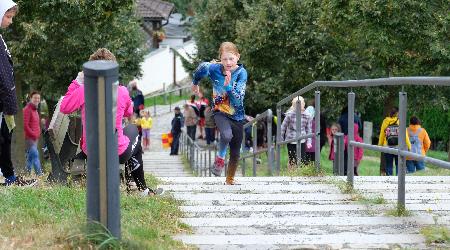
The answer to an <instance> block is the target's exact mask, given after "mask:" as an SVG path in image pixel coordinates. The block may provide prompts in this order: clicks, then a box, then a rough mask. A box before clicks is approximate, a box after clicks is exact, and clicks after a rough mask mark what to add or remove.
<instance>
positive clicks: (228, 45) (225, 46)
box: [219, 42, 239, 59]
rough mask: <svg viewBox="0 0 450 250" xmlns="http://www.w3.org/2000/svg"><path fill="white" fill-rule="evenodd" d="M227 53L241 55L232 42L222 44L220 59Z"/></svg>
mask: <svg viewBox="0 0 450 250" xmlns="http://www.w3.org/2000/svg"><path fill="white" fill-rule="evenodd" d="M226 52H230V53H233V54H235V55H239V50H238V48H237V47H236V45H235V44H234V43H232V42H223V43H222V44H220V48H219V59H220V58H221V57H222V54H223V53H226Z"/></svg>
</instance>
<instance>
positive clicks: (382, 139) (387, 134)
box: [378, 107, 411, 175]
mask: <svg viewBox="0 0 450 250" xmlns="http://www.w3.org/2000/svg"><path fill="white" fill-rule="evenodd" d="M399 124H400V122H399V120H398V108H397V107H394V108H392V109H391V111H390V112H389V116H387V117H385V118H384V120H383V123H382V125H381V129H380V136H379V140H378V146H387V147H391V148H398V135H399V133H400V132H401V131H399ZM402 133H406V146H407V147H408V149H411V143H410V142H409V136H408V133H407V131H405V132H402ZM384 159H385V162H386V175H393V174H394V173H393V166H394V162H395V172H396V173H397V174H398V157H397V155H394V154H386V153H385V154H384Z"/></svg>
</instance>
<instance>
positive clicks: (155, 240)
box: [0, 177, 189, 249]
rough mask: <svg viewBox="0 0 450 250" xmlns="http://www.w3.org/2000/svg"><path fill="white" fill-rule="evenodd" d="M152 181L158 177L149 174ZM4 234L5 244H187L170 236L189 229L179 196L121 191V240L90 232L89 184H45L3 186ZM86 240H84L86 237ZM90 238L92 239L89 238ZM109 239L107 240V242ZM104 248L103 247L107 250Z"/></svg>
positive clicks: (148, 246)
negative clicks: (98, 239) (145, 194)
mask: <svg viewBox="0 0 450 250" xmlns="http://www.w3.org/2000/svg"><path fill="white" fill-rule="evenodd" d="M147 179H148V183H149V184H150V186H154V185H155V184H156V179H155V178H153V177H149V178H147ZM0 197H1V202H0V224H1V225H2V226H1V227H0V239H1V241H2V243H1V244H2V245H3V246H6V245H8V246H11V249H16V248H21V249H23V248H33V249H68V248H70V249H72V248H78V247H80V249H91V248H92V246H94V247H93V248H92V249H94V248H99V246H100V244H102V243H104V245H103V246H105V247H106V245H107V244H111V245H110V247H109V248H108V247H106V248H108V249H118V248H119V249H120V248H126V249H186V248H187V247H186V246H184V245H183V244H182V243H181V242H178V241H174V240H173V239H172V238H171V235H173V234H176V233H179V232H183V231H184V232H188V231H189V228H188V226H186V225H185V224H183V223H180V222H179V221H178V219H179V218H180V217H181V216H182V212H181V211H180V210H179V208H178V206H179V205H180V204H179V202H178V201H176V200H174V199H173V198H171V197H166V196H163V197H147V198H142V197H140V196H139V195H137V194H136V195H131V194H126V193H124V192H122V193H121V216H122V218H121V225H122V240H121V241H117V240H116V239H114V238H112V237H110V236H108V234H107V233H99V234H95V235H97V236H98V235H100V238H103V239H104V240H103V241H96V240H93V239H92V237H91V236H92V234H89V233H86V231H85V230H84V228H85V226H86V223H85V222H86V204H85V203H86V189H85V188H84V187H79V186H78V187H77V186H73V187H67V186H59V185H48V184H41V185H40V186H39V187H33V188H19V187H3V188H0ZM83 239H84V240H83ZM86 239H87V240H86ZM89 239H90V240H89ZM105 240H107V242H106V243H105ZM106 248H104V249H106Z"/></svg>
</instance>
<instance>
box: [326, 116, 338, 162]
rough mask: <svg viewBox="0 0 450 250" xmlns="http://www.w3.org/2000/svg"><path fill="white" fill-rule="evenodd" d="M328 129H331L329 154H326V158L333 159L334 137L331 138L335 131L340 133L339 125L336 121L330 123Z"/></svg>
mask: <svg viewBox="0 0 450 250" xmlns="http://www.w3.org/2000/svg"><path fill="white" fill-rule="evenodd" d="M330 131H331V143H330V154H329V155H328V159H329V160H331V161H334V139H333V138H334V135H335V134H336V133H341V125H339V124H338V123H333V124H331V127H330Z"/></svg>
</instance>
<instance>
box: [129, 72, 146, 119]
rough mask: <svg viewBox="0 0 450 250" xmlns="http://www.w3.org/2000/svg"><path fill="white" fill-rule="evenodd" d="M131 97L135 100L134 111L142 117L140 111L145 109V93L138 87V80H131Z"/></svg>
mask: <svg viewBox="0 0 450 250" xmlns="http://www.w3.org/2000/svg"><path fill="white" fill-rule="evenodd" d="M130 97H131V100H132V101H133V112H134V113H135V114H136V115H137V117H140V111H141V110H143V109H144V107H145V106H144V95H143V94H142V91H140V90H139V89H138V87H137V82H136V81H131V82H130Z"/></svg>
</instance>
